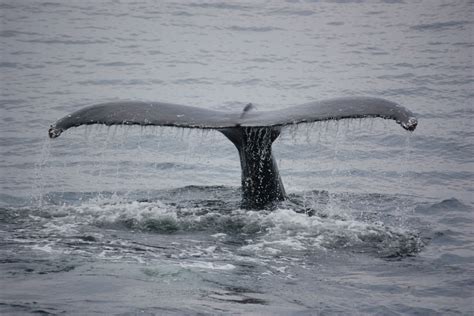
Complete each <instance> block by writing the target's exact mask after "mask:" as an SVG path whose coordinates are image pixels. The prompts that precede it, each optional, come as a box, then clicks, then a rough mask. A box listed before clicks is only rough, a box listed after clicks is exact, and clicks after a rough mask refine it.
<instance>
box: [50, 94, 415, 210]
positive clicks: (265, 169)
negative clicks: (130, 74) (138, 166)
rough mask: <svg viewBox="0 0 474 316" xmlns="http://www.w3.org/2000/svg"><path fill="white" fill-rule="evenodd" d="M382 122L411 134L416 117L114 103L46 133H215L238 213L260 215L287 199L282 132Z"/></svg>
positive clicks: (371, 102) (369, 101) (333, 109)
mask: <svg viewBox="0 0 474 316" xmlns="http://www.w3.org/2000/svg"><path fill="white" fill-rule="evenodd" d="M355 118H383V119H389V120H394V121H395V122H396V123H398V124H399V125H400V126H401V127H402V128H403V129H405V130H408V131H414V130H415V129H416V127H417V125H418V120H417V118H416V117H415V115H414V114H413V113H412V112H411V111H410V110H408V109H407V108H405V107H404V106H401V105H399V104H398V103H395V102H392V101H389V100H386V99H382V98H375V97H341V98H333V99H327V100H320V101H313V102H309V103H305V104H301V105H296V106H292V107H289V108H284V109H277V110H269V111H258V110H257V109H256V107H255V106H254V105H252V104H251V103H249V104H247V105H246V106H245V107H244V108H243V110H242V111H240V112H228V111H219V110H210V109H204V108H200V107H196V106H190V105H179V104H171V103H164V102H143V101H119V102H108V103H101V104H94V105H91V106H88V107H85V108H82V109H80V110H78V111H75V112H73V113H71V114H68V115H66V116H65V117H63V118H61V119H59V120H58V121H56V122H55V123H54V124H52V125H51V126H50V128H49V130H48V134H49V137H50V138H56V137H59V136H60V135H61V134H62V133H63V132H64V131H66V130H68V129H69V128H71V127H77V126H81V125H91V124H102V125H106V126H111V125H140V126H172V127H182V128H197V129H212V130H217V131H219V132H220V133H222V134H223V135H224V136H225V137H227V138H228V139H229V140H230V141H231V142H232V143H233V144H234V145H235V147H236V149H237V151H238V154H239V158H240V166H241V170H242V172H241V190H242V202H241V207H242V208H243V209H263V208H266V207H269V206H271V205H274V204H275V203H278V202H280V201H283V200H285V199H287V194H286V192H285V188H284V186H283V182H282V180H281V177H280V174H279V171H278V166H277V163H276V160H275V157H274V155H273V153H272V144H273V142H274V141H275V140H276V139H277V138H278V136H279V135H280V133H281V130H282V128H283V127H285V126H289V125H295V124H302V123H312V122H318V121H328V120H342V119H355Z"/></svg>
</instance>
